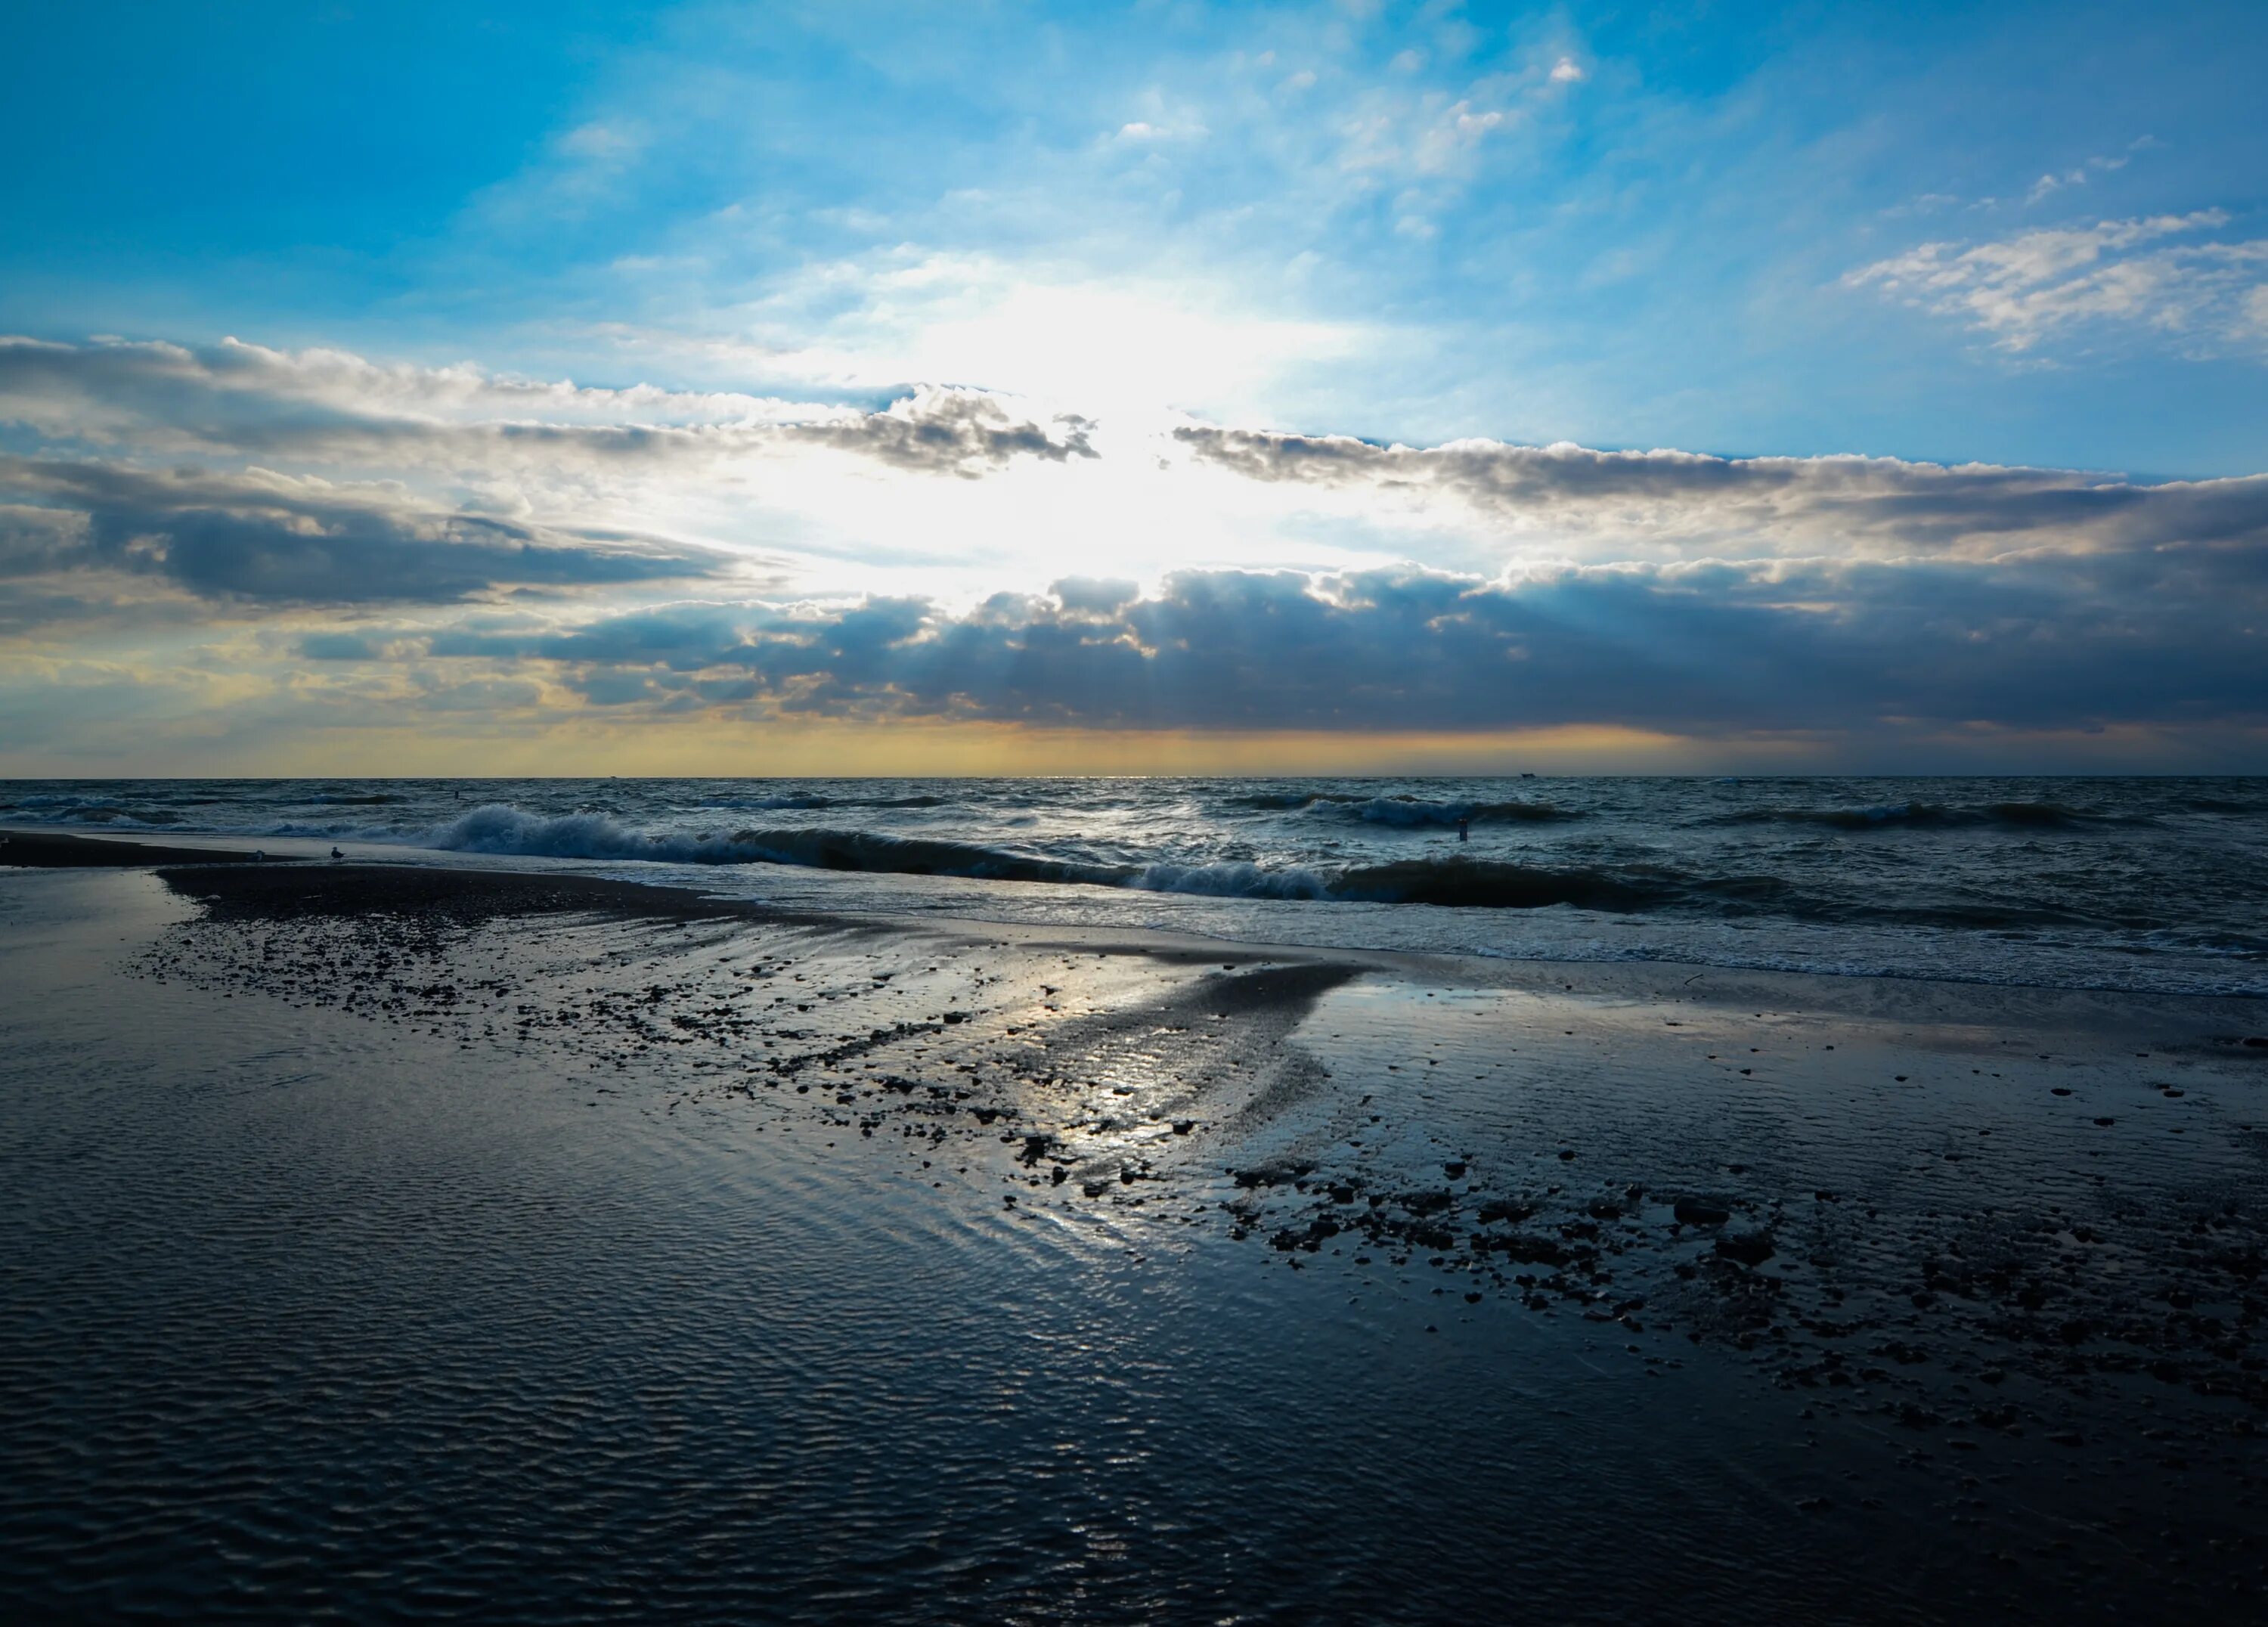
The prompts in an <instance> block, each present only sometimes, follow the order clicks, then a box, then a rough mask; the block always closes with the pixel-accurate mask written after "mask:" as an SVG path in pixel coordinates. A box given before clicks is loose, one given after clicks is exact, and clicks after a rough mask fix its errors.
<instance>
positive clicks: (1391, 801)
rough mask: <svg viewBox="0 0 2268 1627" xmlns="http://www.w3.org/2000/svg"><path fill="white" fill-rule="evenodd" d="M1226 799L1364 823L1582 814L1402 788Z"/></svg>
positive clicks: (1428, 823) (1413, 824)
mask: <svg viewBox="0 0 2268 1627" xmlns="http://www.w3.org/2000/svg"><path fill="white" fill-rule="evenodd" d="M1229 800H1230V802H1231V804H1232V805H1233V806H1238V807H1247V808H1256V809H1258V810H1260V811H1262V812H1266V813H1322V814H1327V815H1329V816H1330V817H1333V818H1337V819H1352V820H1359V821H1362V822H1363V823H1364V824H1366V825H1395V826H1401V827H1403V828H1410V829H1415V828H1423V827H1432V826H1439V827H1447V826H1450V825H1454V824H1458V823H1460V822H1462V821H1471V822H1472V823H1474V824H1483V823H1486V822H1489V821H1507V822H1521V823H1540V822H1543V821H1550V820H1567V819H1580V818H1582V817H1583V816H1582V814H1581V813H1578V812H1576V811H1574V810H1572V809H1569V808H1562V807H1557V806H1554V805H1553V804H1551V803H1549V802H1519V801H1513V802H1431V801H1428V800H1426V799H1425V798H1423V797H1413V796H1410V795H1409V794H1408V793H1406V792H1405V793H1403V794H1400V795H1396V796H1391V797H1364V796H1357V795H1353V794H1351V793H1350V792H1347V791H1264V792H1259V793H1256V794H1254V795H1251V796H1246V797H1233V798H1231V799H1229Z"/></svg>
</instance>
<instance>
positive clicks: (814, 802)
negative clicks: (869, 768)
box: [700, 791, 953, 812]
mask: <svg viewBox="0 0 2268 1627" xmlns="http://www.w3.org/2000/svg"><path fill="white" fill-rule="evenodd" d="M952 801H953V799H951V798H950V797H938V796H931V795H927V794H924V795H921V796H915V797H826V796H821V795H820V794H819V793H818V792H817V791H792V792H789V793H788V794H786V795H784V796H778V797H747V798H733V799H723V800H716V801H709V802H703V803H702V804H701V805H700V806H703V807H704V808H747V809H750V810H755V811H763V812H774V811H778V812H785V811H788V810H797V811H810V810H814V809H819V808H942V807H947V806H951V804H952Z"/></svg>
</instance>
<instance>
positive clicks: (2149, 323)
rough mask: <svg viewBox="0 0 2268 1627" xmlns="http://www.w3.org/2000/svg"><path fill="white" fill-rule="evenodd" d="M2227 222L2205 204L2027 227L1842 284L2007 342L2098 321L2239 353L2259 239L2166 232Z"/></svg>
mask: <svg viewBox="0 0 2268 1627" xmlns="http://www.w3.org/2000/svg"><path fill="white" fill-rule="evenodd" d="M2228 221H2229V217H2228V213H2227V211H2225V210H2217V209H2209V210H2195V211H2193V212H2191V213H2190V214H2186V215H2157V216H2151V217H2140V218H2135V219H2129V220H2102V221H2097V222H2095V224H2093V225H2081V226H2067V227H2058V228H2052V229H2047V230H2042V231H2037V232H2022V233H2020V234H2019V235H2017V236H2015V237H2012V238H2007V239H2002V240H2000V241H1998V242H1990V243H1980V244H1975V245H1967V244H1961V243H1942V242H1940V243H1925V244H1923V245H1921V246H1920V247H1918V248H1915V249H1912V250H1910V251H1909V252H1907V253H1905V254H1899V255H1895V256H1893V257H1892V258H1890V259H1888V260H1881V261H1875V262H1874V263H1873V264H1871V265H1867V266H1862V267H1860V268H1859V269H1857V270H1855V271H1852V273H1850V274H1849V275H1848V276H1846V277H1845V279H1844V281H1845V283H1846V284H1848V285H1850V286H1852V287H1862V286H1868V285H1872V286H1875V287H1879V288H1881V290H1882V291H1884V292H1885V293H1888V294H1889V295H1891V296H1893V297H1894V298H1902V299H1904V300H1906V301H1908V302H1910V303H1911V304H1914V305H1917V306H1921V307H1922V308H1924V309H1926V310H1928V311H1931V312H1933V313H1937V314H1939V315H1942V316H1955V317H1960V318H1962V319H1965V320H1967V321H1968V322H1969V323H1970V325H1971V326H1973V327H1976V328H1982V329H1984V330H1985V331H1986V332H1988V333H1990V334H1992V335H1993V336H1994V342H1995V343H1997V344H1998V345H1999V346H2000V347H2001V348H2002V349H2004V350H2014V351H2021V350H2031V349H2033V348H2034V347H2036V346H2037V345H2038V344H2040V343H2041V342H2043V340H2045V339H2047V338H2049V337H2050V336H2051V335H2056V334H2058V333H2062V332H2065V331H2067V330H2073V329H2078V328H2085V327H2088V326H2105V325H2124V326H2126V327H2129V328H2145V329H2149V330H2154V331H2155V332H2158V333H2160V334H2162V335H2169V336H2175V337H2176V338H2177V339H2178V340H2179V341H2180V342H2181V345H2182V348H2183V349H2184V350H2187V351H2189V352H2190V353H2192V354H2206V353H2214V352H2224V351H2228V350H2242V349H2246V348H2249V345H2248V339H2249V335H2248V333H2247V320H2246V318H2245V315H2244V313H2245V312H2246V311H2247V310H2248V309H2249V308H2250V301H2251V299H2252V298H2253V296H2254V294H2255V293H2256V292H2257V291H2258V289H2259V288H2260V287H2261V286H2262V284H2263V282H2264V279H2268V239H2253V240H2241V241H2221V240H2207V241H2179V240H2175V239H2191V238H2196V237H2198V236H2199V235H2201V234H2203V233H2205V232H2214V231H2218V230H2219V229H2220V228H2221V227H2223V226H2226V225H2228Z"/></svg>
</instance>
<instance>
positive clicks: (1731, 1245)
mask: <svg viewBox="0 0 2268 1627" xmlns="http://www.w3.org/2000/svg"><path fill="white" fill-rule="evenodd" d="M1717 1252H1718V1253H1719V1254H1720V1255H1724V1257H1725V1258H1726V1259H1727V1260H1737V1261H1739V1262H1740V1263H1742V1265H1762V1264H1763V1263H1764V1262H1765V1261H1767V1260H1769V1259H1771V1257H1772V1240H1771V1233H1767V1232H1727V1233H1725V1235H1723V1236H1722V1237H1719V1239H1718V1240H1717Z"/></svg>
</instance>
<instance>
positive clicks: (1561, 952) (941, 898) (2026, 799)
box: [0, 775, 2268, 995]
mask: <svg viewBox="0 0 2268 1627" xmlns="http://www.w3.org/2000/svg"><path fill="white" fill-rule="evenodd" d="M0 824H4V825H11V826H18V827H34V826H38V827H52V828H62V829H66V830H78V831H86V832H110V833H114V834H117V835H120V836H125V835H129V834H132V833H163V834H165V835H166V836H168V837H169V838H173V839H181V838H214V839H219V838H225V839H227V840H228V841H230V842H232V843H244V842H247V841H249V842H255V843H261V845H262V847H263V850H269V851H273V852H274V853H276V854H277V855H279V856H282V855H291V856H297V857H309V856H314V857H324V856H328V852H329V850H331V849H332V848H334V847H336V848H337V849H338V850H340V851H341V852H342V853H343V854H345V855H346V856H347V857H349V858H357V859H371V858H384V859H387V860H390V861H393V862H399V863H409V864H445V865H463V864H465V863H467V862H468V859H469V860H475V861H477V862H479V863H480V864H482V865H502V866H505V867H511V868H544V869H550V868H571V869H575V870H580V871H586V872H597V873H600V874H604V875H608V876H614V877H618V878H626V879H631V880H646V881H652V882H659V883H665V884H669V885H674V886H685V887H697V888H699V889H701V890H703V891H704V892H707V893H711V894H720V895H725V896H730V897H733V898H738V899H747V900H754V901H761V902H770V903H775V904H777V905H781V906H784V907H792V908H797V909H828V910H836V911H842V912H847V913H851V914H856V915H861V916H873V917H938V916H949V917H958V918H967V919H976V920H991V921H1002V922H1018V923H1027V924H1050V923H1052V924H1071V923H1077V924H1087V925H1100V926H1119V927H1135V928H1158V929H1164V930H1168V931H1177V932H1185V933H1196V934H1201V935H1205V936H1210V937H1215V938H1219V939H1229V940H1235V941H1243V942H1263V943H1281V944H1299V945H1309V946H1333V947H1345V948H1366V949H1375V950H1386V951H1410V952H1429V953H1467V954H1481V955H1494V956H1504V957H1509V958H1513V959H1523V960H1565V961H1669V962H1680V963H1691V964H1694V965H1697V966H1715V967H1737V968H1764V969H1775V970H1788V971H1803V972H1814V973H1826V974H1835V975H1851V976H1868V977H1918V978H1933V979H1953V980H1957V981H1966V982H1977V983H2008V984H2020V985H2031V986H2039V987H2047V988H2072V989H2113V990H2134V991H2153V992H2166V993H2194V994H2215V995H2262V994H2268V778H2258V777H2252V778H2228V777H2200V778H2171V777H2147V778H2145V777H2134V778H1985V777H1963V778H1907V779H1893V778H1876V777H1853V778H1827V777H1800V778H1799V777H1759V778H1693V777H1536V776H1528V775H1521V776H1519V777H1502V778H1438V777H1420V778H1280V779H1261V778H1233V777H1194V778H1007V779H960V778H955V779H856V780H848V779H843V780H835V779H792V780H791V779H758V778H717V779H689V778H670V779H629V778H622V779H616V778H538V779H232V780H187V779H162V780H161V779H144V780H127V779H104V780H40V781H30V780H18V781H8V782H0Z"/></svg>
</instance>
